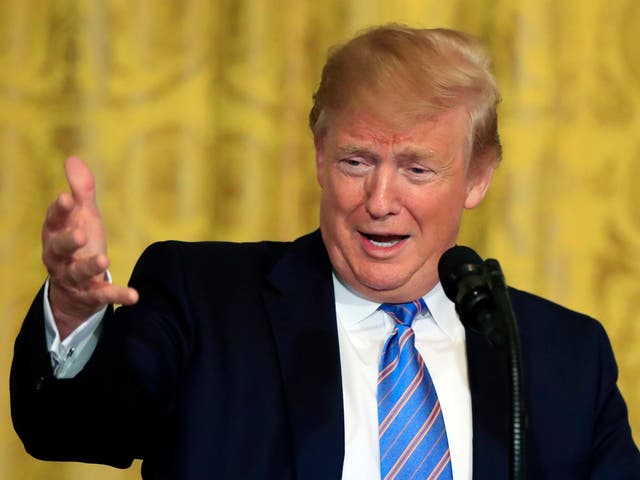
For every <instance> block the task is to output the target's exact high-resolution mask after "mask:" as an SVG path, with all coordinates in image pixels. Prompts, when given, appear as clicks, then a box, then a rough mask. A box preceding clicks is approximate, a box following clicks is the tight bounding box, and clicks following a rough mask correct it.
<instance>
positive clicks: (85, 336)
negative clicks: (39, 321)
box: [43, 272, 111, 378]
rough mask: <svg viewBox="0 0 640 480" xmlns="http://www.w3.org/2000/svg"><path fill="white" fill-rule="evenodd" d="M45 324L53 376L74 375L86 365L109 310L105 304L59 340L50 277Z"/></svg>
mask: <svg viewBox="0 0 640 480" xmlns="http://www.w3.org/2000/svg"><path fill="white" fill-rule="evenodd" d="M107 280H108V281H109V282H111V275H110V274H109V272H107ZM43 307H44V327H45V335H46V341H47V349H48V351H49V354H50V356H51V366H52V368H53V375H54V376H55V377H56V378H73V377H75V376H76V375H77V374H78V373H79V372H80V371H81V370H82V369H83V368H84V366H85V365H86V364H87V362H88V361H89V359H90V358H91V355H92V354H93V351H94V350H95V348H96V345H97V344H98V339H99V338H100V332H101V330H102V318H103V317H104V313H105V312H106V311H107V306H106V305H105V306H104V307H103V308H102V309H100V311H98V312H96V313H94V314H93V315H91V316H90V317H89V318H88V319H87V320H85V321H84V322H83V323H81V324H80V325H79V326H78V328H76V329H75V330H74V331H73V332H71V333H70V334H69V336H68V337H67V338H65V339H64V340H63V341H60V332H59V331H58V327H57V326H56V322H55V320H54V317H53V312H52V310H51V304H50V303H49V279H48V278H47V281H46V282H45V284H44V296H43Z"/></svg>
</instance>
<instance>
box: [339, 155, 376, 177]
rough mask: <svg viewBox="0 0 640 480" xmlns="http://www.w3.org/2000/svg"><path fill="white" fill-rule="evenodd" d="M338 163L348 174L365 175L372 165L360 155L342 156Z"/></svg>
mask: <svg viewBox="0 0 640 480" xmlns="http://www.w3.org/2000/svg"><path fill="white" fill-rule="evenodd" d="M338 165H339V167H340V170H342V171H343V172H345V173H346V174H347V175H363V174H365V173H366V172H367V171H368V169H369V166H370V164H369V162H367V161H366V160H365V159H363V158H360V157H350V158H342V159H340V161H339V162H338Z"/></svg>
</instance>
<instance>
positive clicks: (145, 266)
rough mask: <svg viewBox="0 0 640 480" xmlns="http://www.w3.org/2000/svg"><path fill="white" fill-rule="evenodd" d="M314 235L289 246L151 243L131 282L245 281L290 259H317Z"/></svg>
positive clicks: (269, 243)
mask: <svg viewBox="0 0 640 480" xmlns="http://www.w3.org/2000/svg"><path fill="white" fill-rule="evenodd" d="M322 248H323V247H322V243H321V240H320V234H319V232H318V231H316V232H313V233H310V234H308V235H305V236H303V237H300V238H298V239H296V240H294V241H291V242H277V241H259V242H219V241H208V242H181V241H176V240H168V241H163V242H157V243H153V244H152V245H150V246H149V247H147V248H146V250H145V251H144V252H143V253H142V255H141V256H140V258H139V259H138V262H137V264H136V266H135V268H134V271H133V275H132V279H134V278H135V277H137V276H139V275H144V276H148V275H152V276H155V275H162V276H167V275H171V276H174V277H175V276H178V277H180V276H184V277H190V278H193V277H196V278H198V277H199V278H207V279H210V277H211V276H212V275H216V276H218V277H221V278H226V279H230V278H234V277H237V278H241V279H243V280H244V279H246V278H247V277H246V276H247V275H252V276H261V277H262V276H265V275H268V274H269V273H270V272H271V271H272V270H273V269H274V268H275V267H276V266H277V265H278V264H279V263H282V260H283V259H284V258H287V257H291V256H294V257H295V258H296V261H297V263H300V260H302V259H304V258H312V257H314V256H317V255H316V253H317V251H318V250H319V249H322Z"/></svg>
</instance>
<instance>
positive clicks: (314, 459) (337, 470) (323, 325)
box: [264, 231, 344, 480]
mask: <svg viewBox="0 0 640 480" xmlns="http://www.w3.org/2000/svg"><path fill="white" fill-rule="evenodd" d="M269 282H270V288H269V289H267V290H266V291H265V293H264V298H265V304H266V306H267V310H268V312H269V316H270V318H271V322H272V325H273V331H274V337H275V340H276V345H277V349H278V355H279V356H280V365H281V368H282V379H283V384H284V391H285V398H286V400H287V403H288V410H289V414H290V421H291V431H292V435H293V442H294V454H295V464H296V473H297V478H298V479H304V480H312V479H318V480H327V479H333V478H335V479H338V478H340V476H341V472H342V463H343V459H344V420H343V418H344V416H343V403H342V383H341V373H340V352H339V347H338V333H337V326H336V314H335V300H334V294H333V285H332V282H331V265H330V263H329V259H328V256H327V253H326V250H325V249H324V246H323V244H322V239H321V237H320V233H319V232H318V231H316V232H314V233H313V234H311V235H308V236H306V237H302V238H301V239H299V240H297V241H296V242H294V243H293V244H292V246H291V249H290V251H289V252H288V253H287V254H286V255H285V256H284V257H283V259H282V260H281V261H280V262H279V263H278V264H277V265H276V266H275V268H274V269H273V271H272V272H271V274H270V276H269Z"/></svg>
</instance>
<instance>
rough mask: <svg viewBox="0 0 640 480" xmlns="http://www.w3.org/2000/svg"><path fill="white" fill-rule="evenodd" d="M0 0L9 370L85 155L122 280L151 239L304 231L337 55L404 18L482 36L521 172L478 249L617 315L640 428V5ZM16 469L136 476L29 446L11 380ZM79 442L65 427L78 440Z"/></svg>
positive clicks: (5, 407) (5, 450)
mask: <svg viewBox="0 0 640 480" xmlns="http://www.w3.org/2000/svg"><path fill="white" fill-rule="evenodd" d="M577 5H578V3H576V2H574V1H572V0H559V1H556V2H550V1H514V0H450V1H446V2H443V1H440V0H396V1H394V2H389V1H386V0H344V1H338V0H330V1H326V2H317V1H311V0H269V1H268V0H164V1H153V0H126V1H125V0H56V1H50V0H0V8H1V11H2V15H0V71H1V72H2V74H1V75H0V262H1V265H2V269H1V270H0V312H1V314H2V320H3V321H2V322H1V323H0V347H1V348H0V377H1V378H3V379H5V386H6V384H7V378H8V372H9V365H10V361H11V353H12V342H13V339H14V338H15V335H16V333H17V330H18V328H19V326H20V323H21V319H22V317H23V315H24V313H25V312H26V309H27V308H28V306H29V303H30V301H31V299H32V297H33V295H34V294H35V292H36V291H37V289H38V288H39V286H40V285H41V283H42V281H43V280H44V276H45V271H44V269H43V268H42V266H41V262H40V245H39V237H40V227H41V222H42V218H43V214H44V211H45V209H46V207H47V205H48V203H49V202H50V201H51V200H52V199H53V198H54V197H55V195H56V194H57V193H58V192H59V191H60V190H61V189H63V188H64V181H63V173H62V163H63V160H64V158H65V157H66V156H68V155H70V154H78V155H80V156H81V157H83V158H85V159H86V160H87V161H88V162H89V163H90V165H91V167H92V168H93V169H94V172H95V173H96V176H97V183H98V193H99V198H100V206H101V210H102V212H103V216H104V219H105V221H106V225H107V231H108V235H109V242H110V243H109V248H110V256H111V259H112V263H113V266H112V272H113V274H114V276H115V277H116V278H117V279H119V280H120V281H124V280H125V279H126V278H127V277H128V275H129V272H130V270H131V268H132V266H133V263H134V261H135V259H136V258H137V256H138V255H139V254H140V252H141V251H142V249H143V248H144V247H145V246H146V245H147V244H148V243H150V242H152V241H154V240H160V239H167V238H179V239H185V240H200V239H227V240H257V239H265V238H271V239H290V238H293V237H295V236H297V235H298V234H301V233H304V232H306V231H309V230H311V229H313V228H315V227H316V225H317V207H318V197H319V195H318V193H319V192H318V188H317V185H316V181H315V173H314V165H313V153H312V142H311V138H310V134H309V133H308V131H307V127H306V117H307V112H308V110H309V107H310V98H311V92H312V90H313V89H314V88H315V86H316V83H317V79H318V77H319V72H320V68H321V66H322V63H323V61H324V58H325V54H326V50H327V48H328V47H329V46H330V45H332V44H335V43H336V42H339V41H343V40H345V39H346V38H348V37H349V36H351V35H352V34H353V33H354V32H355V31H357V30H359V29H361V28H363V27H366V26H368V25H372V24H377V23H384V22H389V21H396V22H403V23H409V24H411V25H415V26H446V27H454V28H459V29H463V30H467V31H469V32H471V33H475V34H477V35H479V36H480V37H482V38H484V39H485V40H486V42H487V44H488V46H489V48H490V50H491V52H492V54H493V56H494V59H495V71H496V74H497V77H498V81H499V84H500V85H501V88H502V93H503V99H504V100H503V104H502V106H501V110H500V114H501V117H500V120H501V127H500V128H501V133H502V137H503V142H504V147H505V148H504V151H505V153H504V160H503V164H502V165H501V166H500V168H499V170H498V172H497V174H496V178H495V181H494V185H493V187H492V189H491V191H490V194H489V196H488V198H487V200H486V201H485V203H484V205H483V206H482V207H481V208H480V209H478V210H477V211H475V212H469V213H468V214H467V217H466V219H465V222H464V227H463V234H462V235H463V239H462V240H463V243H468V244H470V245H472V246H473V247H474V248H476V249H477V250H478V251H479V252H480V253H481V254H482V255H483V256H489V257H496V258H499V259H500V261H501V263H502V264H503V267H504V269H505V272H506V275H507V279H508V281H509V282H510V283H511V284H513V285H514V286H517V287H519V288H523V289H526V290H530V291H533V292H535V293H538V294H541V295H544V296H546V297H548V298H550V299H552V300H554V301H557V302H560V303H563V304H565V305H567V306H568V307H571V308H573V309H577V310H580V311H583V312H586V313H589V314H591V315H592V316H595V317H597V318H599V319H600V320H601V321H602V322H603V324H604V325H605V327H606V328H607V331H608V332H609V335H610V337H611V340H612V342H613V345H614V349H615V351H616V355H617V359H618V363H619V366H620V385H621V388H622V390H623V393H624V394H625V396H626V399H627V403H628V405H629V406H630V415H631V421H632V426H633V427H634V430H635V432H636V438H637V439H638V438H640V436H638V433H640V409H639V408H638V405H640V355H638V353H637V351H636V350H635V348H638V346H640V322H639V321H638V314H637V313H636V312H635V308H637V307H636V304H637V300H638V299H640V200H639V198H640V196H639V195H638V183H639V182H640V162H639V156H640V3H638V2H637V1H636V0H616V1H613V2H611V1H607V0H583V1H581V2H579V8H576V7H577ZM0 411H2V412H3V415H2V416H1V417H0V418H1V419H2V420H1V422H0V478H7V479H9V478H11V479H13V478H21V479H41V478H47V479H50V480H56V479H65V480H68V479H80V478H95V479H133V478H138V475H139V474H138V472H137V471H136V470H137V469H136V468H134V469H133V470H131V471H128V472H121V471H117V470H113V469H110V468H106V467H94V466H87V465H74V464H57V465H53V464H49V463H44V462H38V461H36V460H33V459H31V458H30V457H29V456H28V455H27V454H26V453H24V450H23V447H22V445H21V444H20V442H19V440H18V439H17V437H16V435H15V433H14V432H13V429H12V427H11V424H10V417H9V401H8V393H7V388H4V389H0ZM66 435H73V432H52V441H56V440H55V439H56V438H57V439H59V440H60V441H64V438H65V436H66Z"/></svg>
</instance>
